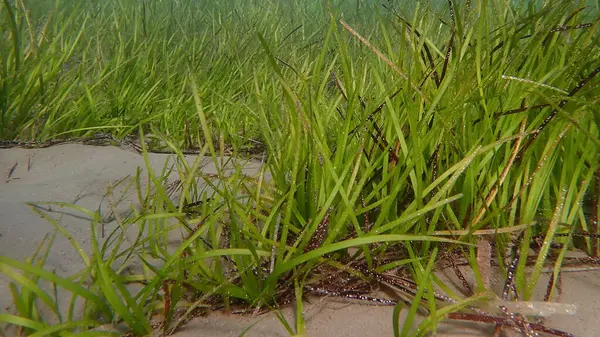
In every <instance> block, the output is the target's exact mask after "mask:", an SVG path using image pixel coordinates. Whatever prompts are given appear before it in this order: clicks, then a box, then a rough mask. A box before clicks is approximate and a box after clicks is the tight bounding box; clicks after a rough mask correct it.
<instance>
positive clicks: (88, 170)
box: [0, 144, 600, 337]
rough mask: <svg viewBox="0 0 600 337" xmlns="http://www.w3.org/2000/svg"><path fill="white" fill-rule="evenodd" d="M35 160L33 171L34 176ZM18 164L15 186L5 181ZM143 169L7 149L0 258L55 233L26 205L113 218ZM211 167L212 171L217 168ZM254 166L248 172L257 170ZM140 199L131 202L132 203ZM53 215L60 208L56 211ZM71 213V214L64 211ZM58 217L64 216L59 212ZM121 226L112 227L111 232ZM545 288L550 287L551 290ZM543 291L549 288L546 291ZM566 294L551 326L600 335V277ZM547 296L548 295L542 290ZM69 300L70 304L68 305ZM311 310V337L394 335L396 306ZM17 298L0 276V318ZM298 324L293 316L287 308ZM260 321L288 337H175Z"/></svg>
mask: <svg viewBox="0 0 600 337" xmlns="http://www.w3.org/2000/svg"><path fill="white" fill-rule="evenodd" d="M165 158H166V156H165V155H158V154H151V155H150V159H151V164H152V166H153V167H154V169H155V170H160V169H161V168H162V167H163V165H164V162H165ZM28 162H30V164H31V166H30V168H29V170H28ZM15 163H17V164H18V165H17V167H16V168H15V170H14V172H13V173H12V175H11V178H10V179H9V180H8V182H5V179H4V178H5V175H6V173H7V172H8V170H9V169H10V168H11V167H12V166H13V165H14V164H15ZM138 167H142V168H144V167H145V165H144V162H143V158H142V157H141V156H140V155H138V154H135V153H132V152H128V151H125V150H121V149H119V148H114V147H93V146H83V145H75V144H66V145H60V146H55V147H51V148H47V149H34V150H26V149H18V148H15V149H4V150H0V172H2V177H0V255H3V256H8V257H11V258H15V259H24V258H26V257H27V256H30V255H31V254H32V252H33V251H34V249H35V248H36V247H37V245H38V244H39V242H40V240H41V239H42V238H43V237H44V236H45V235H46V234H48V233H50V232H51V231H52V230H53V227H52V226H51V225H50V224H49V223H48V222H47V221H46V220H44V219H41V218H40V217H39V216H38V215H37V214H35V213H34V212H33V211H32V210H31V208H30V207H29V206H27V205H26V204H25V203H26V202H30V201H33V202H44V201H61V202H69V203H72V202H75V201H77V205H80V206H83V207H86V208H89V209H92V210H93V209H97V208H98V207H101V209H102V211H103V215H104V214H108V208H107V205H106V202H107V201H106V200H105V199H103V196H104V194H105V193H106V187H107V186H108V185H109V184H111V183H114V182H115V181H117V180H119V179H121V178H123V177H125V176H127V175H133V174H135V172H136V169H137V168H138ZM213 169H214V168H212V167H211V166H210V165H209V166H207V167H206V170H213ZM257 169H258V165H257V164H256V163H255V164H254V165H251V166H250V167H249V168H248V170H249V172H256V171H257ZM133 200H134V199H133V196H132V197H130V198H129V199H127V200H126V201H125V202H124V204H127V203H129V202H132V201H133ZM52 208H53V209H55V210H58V208H56V207H55V206H52ZM63 210H64V209H63ZM65 211H67V213H68V214H63V215H62V219H60V220H61V223H62V224H63V225H64V226H65V227H66V228H67V230H69V231H70V232H71V234H72V235H73V236H74V237H75V239H76V240H77V241H79V242H80V243H81V244H82V245H83V247H84V249H88V250H89V235H90V222H89V221H87V220H86V219H85V216H83V214H81V213H77V212H73V211H69V210H65ZM53 214H54V215H55V218H57V219H58V218H59V217H60V216H61V214H60V213H53ZM111 225H113V226H114V223H112V224H111V223H108V224H107V225H106V226H107V227H110V226H111ZM46 266H47V268H52V269H54V270H55V271H56V273H58V274H60V275H70V274H72V273H74V272H77V271H79V270H80V269H81V268H82V267H83V264H82V262H81V260H80V258H79V257H78V255H77V253H76V252H75V251H74V250H73V249H72V247H71V245H70V244H69V242H68V240H66V239H64V238H63V237H61V236H60V235H59V236H58V237H57V239H56V241H55V242H54V246H53V247H52V250H51V255H50V257H49V259H48V261H47V263H46ZM544 287H545V286H544ZM542 288H543V287H542ZM563 290H564V293H563V295H562V296H561V297H560V301H562V302H564V303H572V304H575V305H576V306H577V310H578V312H577V315H576V316H568V315H556V316H552V317H550V318H549V319H547V320H546V325H547V326H550V327H554V328H559V329H563V330H566V331H568V332H571V333H573V334H575V335H577V336H590V337H593V336H600V322H598V319H597V317H598V316H597V313H599V312H600V272H586V273H564V274H563ZM540 291H541V293H542V294H543V289H541V290H540ZM66 301H67V299H65V301H64V302H66ZM312 302H313V303H316V304H313V305H307V310H306V312H305V314H306V321H307V334H308V336H391V335H392V329H391V327H392V308H389V307H373V306H366V305H361V304H356V303H355V304H352V305H349V304H347V303H341V302H340V301H339V300H321V299H318V298H317V299H314V300H313V301H312ZM11 306H12V303H11V295H10V291H9V289H8V282H7V279H6V278H5V277H0V313H1V312H7V311H8V312H10V311H12V307H11ZM285 313H286V316H287V317H288V318H289V319H290V323H291V324H293V319H292V317H293V316H292V315H293V310H292V309H290V308H288V309H286V310H285ZM256 321H259V322H258V323H257V324H256V325H255V326H254V327H253V328H252V329H251V330H250V331H249V332H248V333H247V334H246V336H261V337H267V336H286V335H287V333H286V332H285V330H284V329H283V327H282V326H281V324H280V323H279V322H278V321H277V319H276V318H275V317H274V315H272V314H268V315H264V316H260V317H255V318H253V317H241V316H232V315H224V314H219V313H215V314H211V315H209V316H208V317H198V318H195V319H194V320H193V321H191V322H190V323H188V325H186V326H185V327H184V329H183V330H182V331H180V332H178V333H176V334H175V336H180V337H187V336H190V337H191V336H218V337H220V336H238V335H240V334H241V333H242V331H243V330H244V329H245V328H247V327H248V326H249V325H251V324H253V323H254V322H256ZM492 330H493V329H492V327H490V326H489V325H473V324H470V325H465V324H462V323H456V322H453V323H451V324H442V326H440V333H439V334H438V335H440V336H489V335H490V332H491V331H492Z"/></svg>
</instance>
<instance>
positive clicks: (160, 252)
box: [0, 0, 600, 336]
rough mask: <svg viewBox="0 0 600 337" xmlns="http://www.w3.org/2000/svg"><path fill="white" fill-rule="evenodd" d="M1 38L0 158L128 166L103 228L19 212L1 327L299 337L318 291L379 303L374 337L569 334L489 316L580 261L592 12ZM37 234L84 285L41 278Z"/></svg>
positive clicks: (91, 5)
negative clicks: (9, 302)
mask: <svg viewBox="0 0 600 337" xmlns="http://www.w3.org/2000/svg"><path fill="white" fill-rule="evenodd" d="M0 34H1V36H2V37H1V38H0V56H1V57H0V59H1V62H2V64H1V65H2V66H1V68H0V147H2V148H13V147H27V148H44V147H49V146H52V145H56V144H59V143H61V142H87V141H91V140H98V139H104V140H105V139H109V141H108V142H107V143H108V145H109V144H112V145H123V144H125V143H127V144H129V145H131V146H132V147H134V148H135V150H136V152H138V154H139V155H141V156H142V157H143V158H144V160H145V165H144V166H145V167H143V169H140V170H138V171H137V173H136V174H134V175H133V176H132V177H130V178H131V180H128V181H129V182H128V183H125V180H123V181H121V182H119V183H123V185H126V188H127V189H128V190H130V191H132V193H133V194H134V195H135V196H136V198H135V199H136V200H135V204H136V206H135V207H134V206H131V207H130V212H128V213H127V214H125V215H123V216H117V215H115V216H114V217H113V218H111V219H110V222H111V223H113V224H114V226H112V227H110V228H111V229H110V230H109V231H105V230H104V228H105V227H104V222H103V221H105V219H104V218H103V217H102V216H103V215H101V214H100V213H99V210H96V209H86V208H84V207H82V206H80V205H77V204H73V203H69V202H68V201H66V200H48V203H46V204H40V203H35V204H33V203H32V204H30V206H31V210H32V212H36V213H37V214H39V215H40V216H41V217H42V218H44V219H47V220H48V229H44V230H48V237H47V240H43V241H42V242H39V243H36V244H39V246H38V247H37V249H35V247H33V248H32V251H31V254H32V257H31V258H29V259H27V260H20V259H15V258H13V257H11V256H10V252H8V251H4V250H2V249H1V248H0V274H1V275H2V277H3V280H6V283H7V284H9V285H8V287H9V288H10V290H11V292H12V295H13V306H12V307H11V308H9V309H10V310H6V311H5V312H2V313H0V323H1V324H2V325H0V335H5V336H9V335H11V336H12V335H13V334H14V335H19V336H107V335H114V336H121V335H128V336H148V335H156V336H163V335H164V336H167V335H170V334H173V333H176V332H177V331H178V330H179V329H181V328H182V327H183V326H184V325H185V324H186V322H188V321H189V320H190V319H191V318H193V317H194V316H198V315H207V314H210V313H212V312H215V311H222V312H226V313H236V314H240V315H243V314H260V313H265V312H275V313H276V314H277V317H278V318H279V319H280V321H281V324H282V325H283V326H284V328H285V330H286V331H287V333H289V335H292V336H304V335H306V331H305V320H304V316H303V308H304V305H305V300H307V299H310V298H311V297H328V298H344V299H347V300H351V301H354V302H365V303H370V304H377V305H389V306H393V307H394V317H387V318H386V319H390V320H392V321H393V331H390V335H391V334H394V336H423V335H427V334H431V333H433V334H435V333H436V331H437V329H438V326H439V325H440V324H441V323H442V322H444V321H449V320H462V321H471V322H479V323H487V324H491V326H492V327H493V326H495V330H494V333H493V334H494V336H499V335H500V333H501V331H502V330H516V331H517V332H520V333H523V334H525V335H528V336H535V335H536V334H540V335H544V334H545V335H551V336H571V334H570V333H569V331H563V330H559V329H555V328H552V327H551V326H548V325H546V324H545V323H544V322H543V321H539V320H538V319H537V316H543V315H541V311H542V309H539V312H536V311H535V310H534V311H533V312H528V313H521V312H518V311H516V310H517V309H514V308H519V306H516V307H515V306H510V305H508V303H520V304H522V303H534V304H535V305H534V306H533V307H535V308H543V307H544V306H545V305H546V306H552V308H556V306H557V307H558V308H559V309H557V310H559V311H560V310H563V311H564V310H567V309H565V308H564V307H561V306H560V305H559V303H558V302H557V301H556V298H557V297H558V296H559V294H560V292H561V286H560V285H561V272H562V271H563V270H564V268H578V269H579V270H582V271H581V273H585V272H586V270H591V269H594V268H596V267H597V266H598V265H599V264H600V258H599V257H598V250H599V249H598V239H599V235H600V231H599V230H598V216H599V214H600V210H599V207H598V195H599V194H600V155H599V153H600V152H599V146H600V102H599V100H600V80H599V78H600V76H598V73H600V2H598V1H562V0H558V1H535V0H532V1H528V2H519V1H504V0H484V1H470V0H464V1H455V0H448V1H441V0H440V1H394V0H378V1H367V0H352V1H350V0H347V1H344V0H329V1H327V0H323V1H300V0H281V1H279V0H251V1H242V0H231V1H202V0H174V1H162V0H137V1H133V0H106V1H96V0H88V1H74V0H62V1H61V0H52V1H49V0H3V2H2V5H1V6H0ZM103 145H107V144H103ZM0 151H7V150H3V149H0ZM158 151H160V152H170V153H172V158H175V161H174V164H173V165H172V166H170V167H169V166H168V165H165V167H164V168H163V169H162V170H160V169H159V170H158V171H157V170H156V167H152V165H151V164H150V160H149V155H150V154H151V153H152V152H158ZM191 153H193V154H195V155H196V156H194V157H188V155H189V154H191ZM0 156H2V152H0ZM250 160H253V161H259V162H260V169H259V170H258V171H257V172H255V173H253V174H248V173H246V172H245V171H244V170H243V167H244V163H246V162H248V161H250ZM207 161H208V162H210V163H211V165H212V167H214V171H213V172H210V173H208V172H206V171H205V170H203V167H204V165H206V162H207ZM3 169H4V168H3ZM6 169H7V170H8V174H7V175H6V184H8V183H9V182H10V176H11V174H12V172H13V170H14V169H15V167H12V168H6ZM125 175H126V174H124V176H125ZM173 177H174V178H173ZM173 179H175V180H173ZM0 189H2V187H1V186H0ZM113 192H114V191H113V189H112V188H109V189H108V190H107V198H111V199H110V200H113V199H114V200H115V201H116V200H119V198H118V197H116V196H113V195H112V193H113ZM0 196H3V197H7V198H8V197H10V196H4V195H2V191H1V190H0ZM111 202H112V201H111ZM115 204H116V202H115ZM44 205H45V206H48V205H52V206H53V207H55V208H56V207H59V208H63V209H69V210H72V211H76V212H80V213H82V214H85V215H86V219H88V220H86V221H87V222H85V221H84V222H85V224H84V226H88V227H89V228H90V239H89V240H86V242H77V240H73V239H72V236H71V234H70V232H69V231H70V229H69V228H68V227H66V226H63V225H62V224H61V222H60V221H59V220H57V219H56V218H54V217H52V216H51V213H52V212H51V210H50V208H48V207H45V206H44ZM42 206H44V207H42ZM0 216H1V215H0ZM82 221H83V220H82ZM131 231H133V232H135V233H136V235H135V240H133V241H132V240H126V239H125V237H126V232H127V233H130V232H131ZM173 233H178V235H179V244H178V246H177V247H175V248H174V249H167V243H168V242H171V239H168V237H171V236H172V235H173ZM57 236H63V237H66V238H67V239H69V242H70V243H71V245H72V248H73V249H74V250H75V251H77V253H78V255H79V256H80V258H81V263H82V268H81V271H79V272H77V273H75V274H60V273H58V272H54V271H52V270H49V269H48V268H46V267H45V265H44V263H45V261H46V260H47V258H48V256H49V255H50V251H51V246H52V241H53V240H54V238H55V237H57ZM574 252H577V253H578V254H579V255H578V257H573V255H572V254H573V253H574ZM132 266H135V268H134V267H132ZM445 269H448V270H451V272H452V273H453V274H454V275H455V277H456V278H457V279H458V280H459V282H458V284H459V286H458V287H453V286H451V285H450V284H449V282H448V281H447V280H446V279H444V278H442V277H440V271H442V270H445ZM124 270H129V271H131V270H134V272H129V273H124ZM544 273H546V274H548V273H549V274H550V275H551V276H550V281H549V282H545V283H544V284H543V285H542V287H543V288H544V289H545V295H544V296H543V297H542V298H539V297H536V296H534V294H535V291H534V290H535V289H536V287H538V286H540V280H541V278H542V275H543V274H544ZM493 280H495V281H493ZM3 282H4V281H3ZM493 282H496V284H495V286H496V288H498V287H497V286H498V285H500V288H501V289H502V291H500V292H498V291H494V289H496V288H494V284H491V283H493ZM385 287H387V288H393V289H394V294H393V295H390V294H389V292H388V293H386V294H381V292H378V291H379V290H381V289H382V288H385ZM59 293H60V294H61V296H60V301H59V296H58V295H57V294H59ZM595 296H600V295H595ZM566 300H568V299H566ZM59 302H60V303H59ZM64 303H68V306H67V307H68V308H67V310H64V309H65V308H64ZM490 303H504V304H503V305H496V306H494V305H491V306H490V305H489V304H490ZM289 306H293V307H294V308H295V317H294V319H293V320H287V319H286V318H285V317H284V315H282V314H278V313H279V310H280V309H281V308H284V307H289ZM76 307H77V308H78V307H81V308H82V309H81V310H79V311H78V310H76V309H75V308H76ZM490 308H493V310H492V309H490ZM561 308H562V309H561ZM80 312H81V313H80ZM400 314H402V315H400ZM399 317H402V318H401V319H400V318H399ZM100 328H102V329H100ZM240 333H241V334H243V333H244V332H242V331H240Z"/></svg>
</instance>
